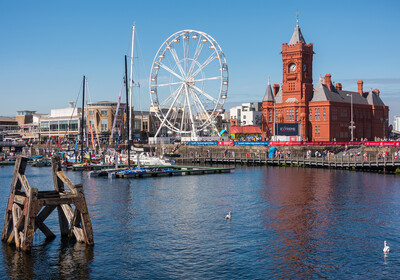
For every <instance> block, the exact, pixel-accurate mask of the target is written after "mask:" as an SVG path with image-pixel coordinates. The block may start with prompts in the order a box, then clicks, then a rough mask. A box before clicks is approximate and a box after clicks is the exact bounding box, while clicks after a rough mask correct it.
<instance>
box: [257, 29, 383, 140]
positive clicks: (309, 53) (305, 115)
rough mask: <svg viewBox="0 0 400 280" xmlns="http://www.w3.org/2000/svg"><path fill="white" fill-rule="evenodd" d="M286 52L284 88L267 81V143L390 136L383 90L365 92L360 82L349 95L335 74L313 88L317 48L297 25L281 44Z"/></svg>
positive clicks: (265, 99) (265, 135)
mask: <svg viewBox="0 0 400 280" xmlns="http://www.w3.org/2000/svg"><path fill="white" fill-rule="evenodd" d="M281 54H282V64H283V79H282V86H281V87H280V86H279V85H278V84H274V85H273V90H272V88H271V84H270V82H269V81H268V86H267V90H266V93H265V96H264V99H263V104H262V112H263V118H262V120H263V121H262V131H263V138H264V139H271V137H272V136H273V135H280V136H286V138H288V137H290V136H292V137H294V136H297V140H303V141H305V140H308V141H332V140H337V141H348V140H356V139H358V140H359V139H365V138H367V139H368V140H371V139H374V138H375V137H379V138H384V137H387V134H388V116H389V108H388V107H387V106H386V105H385V104H384V103H383V101H382V100H381V98H380V92H379V90H378V89H374V90H371V91H364V90H363V81H361V80H360V81H358V82H357V84H358V91H357V92H351V91H345V90H342V85H341V84H340V83H336V84H335V85H334V84H333V83H332V80H331V75H330V74H326V75H325V77H323V78H320V80H319V81H318V83H317V85H316V87H315V88H314V87H313V80H312V74H313V72H312V70H313V64H312V62H313V55H314V51H313V44H312V43H309V44H306V42H305V40H304V37H303V35H302V33H301V30H300V27H299V25H298V22H297V25H296V27H295V30H294V33H293V35H292V38H291V39H290V41H289V43H284V44H282V52H281ZM352 121H353V124H354V125H353V126H351V123H352ZM274 124H275V129H274ZM351 127H353V129H351ZM352 132H353V137H352ZM352 138H353V139H352ZM292 139H293V138H292ZM287 140H289V139H287Z"/></svg>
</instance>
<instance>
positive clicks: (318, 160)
mask: <svg viewBox="0 0 400 280" xmlns="http://www.w3.org/2000/svg"><path fill="white" fill-rule="evenodd" d="M176 162H179V163H181V162H182V163H188V162H191V163H198V164H227V165H229V164H234V165H272V166H302V167H317V168H337V169H357V170H364V171H385V172H395V171H396V169H398V168H400V159H395V158H394V157H391V158H386V159H377V158H375V157H374V158H368V159H367V160H364V158H363V157H362V156H353V157H350V156H334V157H330V158H328V157H325V158H324V157H311V158H306V157H282V158H272V159H271V158H268V156H267V155H266V154H259V155H256V154H253V155H251V154H245V155H241V156H238V157H232V156H225V157H224V156H223V155H222V156H221V155H219V156H218V155H217V156H212V155H211V156H210V157H196V156H192V157H191V156H186V157H181V158H178V159H177V160H176Z"/></svg>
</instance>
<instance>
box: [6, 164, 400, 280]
mask: <svg viewBox="0 0 400 280" xmlns="http://www.w3.org/2000/svg"><path fill="white" fill-rule="evenodd" d="M12 171H13V167H12V166H5V167H1V168H0V191H1V192H2V195H1V196H0V211H2V212H1V213H0V216H1V220H0V223H1V225H3V223H4V220H3V219H4V215H3V213H4V211H5V207H6V203H7V199H8V195H9V187H10V184H11V178H12ZM26 174H27V178H28V181H29V183H30V185H31V186H32V187H37V188H39V190H50V189H52V188H53V186H52V184H53V182H52V177H51V169H50V168H49V167H43V168H34V167H30V166H28V168H27V172H26ZM66 174H67V176H68V177H69V178H70V179H71V181H72V182H74V183H75V184H78V183H83V185H84V191H85V195H86V199H87V203H88V208H89V212H90V216H91V220H92V225H93V230H94V241H95V246H94V247H92V248H91V247H87V246H85V245H82V244H77V243H68V242H65V241H62V240H61V239H60V234H59V229H58V224H57V222H58V217H57V214H56V212H54V213H53V214H52V215H51V216H50V217H49V218H48V219H47V220H46V225H48V226H49V228H50V229H51V230H52V231H53V232H54V233H55V234H56V235H57V237H56V238H55V239H54V240H52V241H50V242H46V241H45V239H44V236H43V234H41V233H38V234H36V235H35V238H34V247H33V249H32V252H31V253H30V254H26V253H23V252H19V251H16V250H15V249H14V248H13V247H11V246H8V245H6V244H4V243H3V244H2V249H1V253H0V254H1V259H2V262H1V266H0V278H1V279H320V278H325V279H354V278H356V279H358V278H359V279H371V278H375V279H385V278H386V279H387V278H391V279H392V278H396V277H398V276H399V275H400V234H399V232H400V179H399V177H398V176H395V175H384V174H376V173H361V172H351V171H344V170H329V169H308V168H288V167H238V168H237V169H236V170H235V172H234V173H233V174H213V175H200V176H179V177H160V178H146V179H141V180H135V179H112V180H111V179H105V178H89V177H88V176H87V174H86V172H82V173H81V172H71V171H69V172H68V171H67V172H66ZM228 211H232V220H230V221H229V220H225V219H224V217H225V215H226V214H227V213H228ZM384 240H386V241H387V242H388V245H389V246H390V247H391V252H390V253H389V254H388V255H387V256H385V255H384V254H383V252H382V249H383V241H384Z"/></svg>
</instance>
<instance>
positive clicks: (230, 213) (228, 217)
mask: <svg viewBox="0 0 400 280" xmlns="http://www.w3.org/2000/svg"><path fill="white" fill-rule="evenodd" d="M231 217H232V212H231V211H229V213H228V215H226V216H225V220H230V219H231Z"/></svg>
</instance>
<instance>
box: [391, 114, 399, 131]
mask: <svg viewBox="0 0 400 280" xmlns="http://www.w3.org/2000/svg"><path fill="white" fill-rule="evenodd" d="M393 130H395V131H397V132H400V116H394V117H393Z"/></svg>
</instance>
